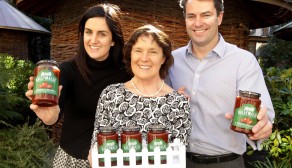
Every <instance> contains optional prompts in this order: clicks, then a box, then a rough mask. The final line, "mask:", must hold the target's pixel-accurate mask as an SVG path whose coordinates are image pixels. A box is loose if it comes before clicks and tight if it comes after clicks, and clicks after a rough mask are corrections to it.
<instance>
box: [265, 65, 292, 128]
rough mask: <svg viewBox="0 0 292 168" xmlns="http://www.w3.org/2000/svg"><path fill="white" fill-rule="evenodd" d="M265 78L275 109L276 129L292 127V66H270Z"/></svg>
mask: <svg viewBox="0 0 292 168" xmlns="http://www.w3.org/2000/svg"><path fill="white" fill-rule="evenodd" d="M265 79H266V84H267V87H268V90H269V93H270V96H271V98H272V102H273V106H274V110H275V120H274V130H277V129H278V130H287V129H289V128H292V123H291V118H292V68H289V69H282V70H281V69H279V68H275V67H271V68H268V69H267V74H266V76H265Z"/></svg>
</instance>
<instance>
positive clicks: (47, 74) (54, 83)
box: [32, 60, 60, 107]
mask: <svg viewBox="0 0 292 168" xmlns="http://www.w3.org/2000/svg"><path fill="white" fill-rule="evenodd" d="M59 75H60V69H59V68H58V64H57V62H56V61H53V60H41V61H39V62H38V63H37V64H36V67H35V69H34V86H33V96H32V103H33V104H37V105H38V106H42V107H50V106H55V105H57V104H58V99H59Z"/></svg>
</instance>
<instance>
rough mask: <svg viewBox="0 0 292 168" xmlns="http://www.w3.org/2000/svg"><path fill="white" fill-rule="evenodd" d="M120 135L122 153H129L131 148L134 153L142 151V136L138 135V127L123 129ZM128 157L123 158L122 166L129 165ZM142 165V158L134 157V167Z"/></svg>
mask: <svg viewBox="0 0 292 168" xmlns="http://www.w3.org/2000/svg"><path fill="white" fill-rule="evenodd" d="M122 130H123V132H122V134H121V141H122V142H121V144H122V150H123V152H124V153H129V151H130V149H131V148H134V149H135V150H136V152H141V151H142V134H141V133H140V127H139V126H127V127H123V129H122ZM129 161H130V159H129V157H125V158H124V165H129ZM141 163H142V157H136V165H140V164H141Z"/></svg>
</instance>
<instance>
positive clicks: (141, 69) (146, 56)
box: [131, 35, 165, 80]
mask: <svg viewBox="0 0 292 168" xmlns="http://www.w3.org/2000/svg"><path fill="white" fill-rule="evenodd" d="M164 61H165V57H163V51H162V48H161V47H160V46H159V45H158V44H157V42H156V41H155V40H154V39H153V37H152V36H151V35H142V36H140V37H139V38H138V39H137V42H136V43H135V44H134V45H133V47H132V51H131V68H132V72H133V73H134V75H135V77H136V78H139V79H146V80H149V79H154V78H160V76H159V70H160V67H161V65H162V64H163V63H164Z"/></svg>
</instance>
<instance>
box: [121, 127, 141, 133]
mask: <svg viewBox="0 0 292 168" xmlns="http://www.w3.org/2000/svg"><path fill="white" fill-rule="evenodd" d="M123 131H129V132H131V131H133V132H134V131H140V127H139V126H127V127H123Z"/></svg>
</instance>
